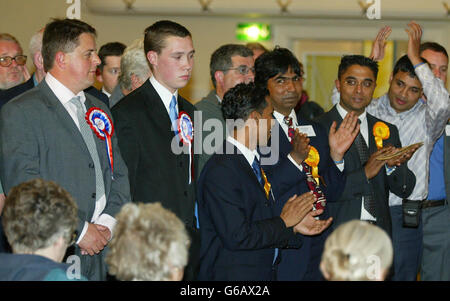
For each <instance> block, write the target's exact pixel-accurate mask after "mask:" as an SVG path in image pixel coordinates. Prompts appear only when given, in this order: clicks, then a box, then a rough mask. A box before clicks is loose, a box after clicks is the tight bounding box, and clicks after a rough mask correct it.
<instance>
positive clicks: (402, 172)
mask: <svg viewBox="0 0 450 301" xmlns="http://www.w3.org/2000/svg"><path fill="white" fill-rule="evenodd" d="M389 128H390V133H391V136H390V139H389V140H390V141H389V143H391V144H392V145H394V146H395V147H397V148H400V147H402V144H401V142H400V138H399V134H398V129H397V127H395V126H390V127H389ZM387 178H388V183H389V190H390V191H391V192H392V193H394V194H395V195H397V196H398V197H401V198H404V199H405V198H407V197H408V196H409V195H410V194H411V193H412V192H413V190H414V187H415V185H416V176H415V175H414V173H413V172H412V171H411V170H410V169H409V168H408V164H407V162H405V163H403V164H402V165H400V166H397V167H396V169H395V171H394V172H392V173H391V174H390V175H389V176H388V177H387Z"/></svg>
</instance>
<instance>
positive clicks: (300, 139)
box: [290, 129, 311, 164]
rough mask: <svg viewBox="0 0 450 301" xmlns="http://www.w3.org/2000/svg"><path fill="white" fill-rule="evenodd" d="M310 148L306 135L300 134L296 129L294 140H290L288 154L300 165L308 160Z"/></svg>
mask: <svg viewBox="0 0 450 301" xmlns="http://www.w3.org/2000/svg"><path fill="white" fill-rule="evenodd" d="M310 148H311V146H310V145H309V138H308V135H306V134H304V133H300V132H299V130H298V129H296V130H295V135H294V138H293V139H292V151H291V152H290V155H291V157H292V159H294V160H295V162H297V163H298V164H301V163H302V162H303V161H304V160H305V159H306V158H308V154H309V149H310Z"/></svg>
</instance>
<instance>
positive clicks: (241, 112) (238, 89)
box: [221, 83, 267, 121]
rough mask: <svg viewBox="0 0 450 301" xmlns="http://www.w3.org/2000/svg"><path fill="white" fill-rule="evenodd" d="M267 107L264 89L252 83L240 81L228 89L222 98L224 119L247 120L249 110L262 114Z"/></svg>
mask: <svg viewBox="0 0 450 301" xmlns="http://www.w3.org/2000/svg"><path fill="white" fill-rule="evenodd" d="M266 107H267V102H266V98H265V95H264V91H263V90H262V89H260V88H259V87H257V86H256V85H255V84H254V83H248V84H245V83H240V84H237V85H236V86H235V87H233V88H231V89H230V90H228V91H227V92H226V93H225V95H224V96H223V100H222V107H221V109H222V114H223V118H224V119H225V120H227V119H232V120H234V121H236V120H238V119H242V120H244V121H245V120H247V119H248V116H249V115H250V113H251V112H253V111H257V112H259V113H261V114H262V112H263V111H264V109H265V108H266Z"/></svg>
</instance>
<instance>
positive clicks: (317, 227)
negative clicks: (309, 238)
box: [294, 209, 333, 235]
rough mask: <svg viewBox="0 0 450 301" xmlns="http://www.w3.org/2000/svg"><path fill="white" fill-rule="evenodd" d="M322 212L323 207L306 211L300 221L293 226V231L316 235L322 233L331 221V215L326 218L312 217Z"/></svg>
mask: <svg viewBox="0 0 450 301" xmlns="http://www.w3.org/2000/svg"><path fill="white" fill-rule="evenodd" d="M322 213H323V209H319V210H316V211H310V212H308V214H307V215H306V216H305V217H304V218H303V219H302V221H301V222H300V223H298V224H297V225H296V226H295V227H294V232H298V233H301V234H303V235H317V234H320V233H322V232H323V231H324V230H325V229H326V228H328V227H329V226H330V225H331V223H332V222H333V218H332V217H330V218H328V219H327V220H316V219H315V218H314V217H316V216H319V215H321V214H322Z"/></svg>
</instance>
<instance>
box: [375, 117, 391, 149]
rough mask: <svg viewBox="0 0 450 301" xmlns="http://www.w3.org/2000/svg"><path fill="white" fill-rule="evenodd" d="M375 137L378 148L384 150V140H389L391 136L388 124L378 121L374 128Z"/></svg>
mask: <svg viewBox="0 0 450 301" xmlns="http://www.w3.org/2000/svg"><path fill="white" fill-rule="evenodd" d="M373 135H374V137H375V143H376V144H377V148H378V149H380V148H383V140H386V139H388V138H389V136H390V132H389V127H388V126H387V125H386V123H384V122H381V121H378V122H377V123H375V124H374V126H373Z"/></svg>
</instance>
